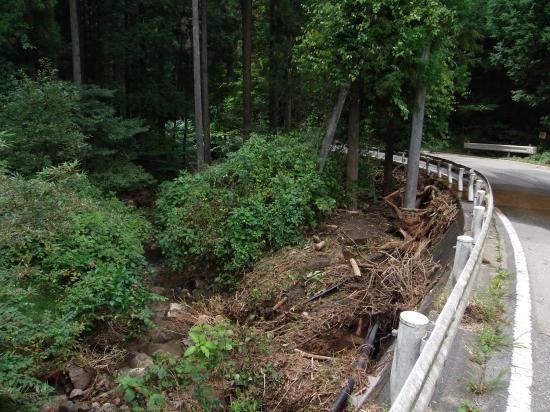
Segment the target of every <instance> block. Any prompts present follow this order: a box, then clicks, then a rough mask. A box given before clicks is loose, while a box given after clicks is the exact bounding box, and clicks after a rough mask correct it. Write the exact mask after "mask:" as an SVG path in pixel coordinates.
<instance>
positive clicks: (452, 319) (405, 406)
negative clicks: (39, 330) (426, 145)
mask: <svg viewBox="0 0 550 412" xmlns="http://www.w3.org/2000/svg"><path fill="white" fill-rule="evenodd" d="M380 154H381V153H380V151H379V150H378V149H376V152H375V156H376V158H380ZM421 161H424V165H425V168H426V170H427V171H428V172H430V171H431V168H430V163H431V164H432V165H435V164H438V167H437V171H438V174H439V176H441V172H442V171H445V172H446V174H447V176H448V181H449V182H450V183H451V182H452V180H453V179H452V172H453V169H457V172H459V173H458V176H459V181H460V182H461V183H460V184H462V181H461V179H462V177H463V174H464V170H469V172H467V173H468V174H470V175H471V176H472V175H473V176H475V177H476V179H481V180H482V181H483V185H484V189H485V199H484V202H485V216H484V220H483V224H482V226H481V229H480V231H479V233H477V237H476V240H477V241H476V243H475V245H474V247H473V249H472V251H471V253H470V256H469V258H468V260H467V262H466V264H465V266H464V268H463V269H462V271H461V272H460V274H459V275H458V277H457V278H456V283H455V285H454V287H453V289H452V291H451V293H450V295H449V297H448V299H447V301H446V303H445V306H444V307H443V309H442V310H441V313H440V314H439V316H438V317H437V320H436V322H435V325H434V328H433V330H432V332H431V333H430V335H429V337H428V339H427V341H426V343H425V345H424V347H423V349H422V350H421V352H420V355H419V357H418V359H417V360H416V363H415V364H414V366H413V368H412V370H411V371H410V373H409V375H408V377H407V379H406V380H405V382H404V384H403V386H402V387H401V390H400V391H399V394H398V395H397V397H396V398H395V400H394V401H393V403H392V406H391V409H390V412H412V411H414V412H422V411H425V410H427V409H428V406H429V404H430V402H431V399H432V396H433V393H434V390H435V386H436V384H437V381H438V379H439V376H440V374H441V371H442V369H443V365H444V363H445V360H446V358H447V355H448V353H449V350H450V348H451V345H452V343H453V340H454V338H455V335H456V332H457V330H458V326H459V324H460V321H461V319H462V316H463V314H464V310H465V309H466V306H467V305H468V301H469V297H470V292H471V290H472V288H473V285H474V283H475V279H476V277H477V273H478V271H479V267H480V265H481V262H482V259H483V250H484V248H485V244H486V242H487V235H488V233H489V227H490V225H491V220H492V217H493V210H494V200H493V193H492V189H491V185H490V183H489V181H488V180H487V178H486V177H485V176H484V175H483V174H482V173H480V172H478V171H474V170H471V169H468V168H467V167H466V166H463V165H460V164H457V163H455V162H452V161H448V160H446V159H443V158H441V157H436V156H431V155H426V154H423V155H422V156H421ZM397 162H398V163H406V158H405V155H404V154H403V155H401V157H400V159H399V160H398V161H397ZM442 164H444V165H445V166H447V167H445V168H443V169H442V170H441V169H440V167H441V165H442ZM419 168H420V164H419ZM449 172H450V173H451V175H450V176H451V177H449ZM470 183H471V184H473V182H470Z"/></svg>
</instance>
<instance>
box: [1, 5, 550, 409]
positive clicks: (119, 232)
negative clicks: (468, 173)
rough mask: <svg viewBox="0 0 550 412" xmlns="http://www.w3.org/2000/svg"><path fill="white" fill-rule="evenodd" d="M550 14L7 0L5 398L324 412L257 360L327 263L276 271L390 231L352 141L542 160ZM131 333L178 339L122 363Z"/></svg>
mask: <svg viewBox="0 0 550 412" xmlns="http://www.w3.org/2000/svg"><path fill="white" fill-rule="evenodd" d="M549 21H550V3H548V2H544V1H537V0H483V1H474V0H407V1H403V0H255V1H252V0H239V1H237V0H183V1H182V0H179V1H175V0H123V1H115V0H101V1H93V0H2V1H1V2H0V409H2V410H6V411H33V410H44V411H57V410H60V411H61V410H70V411H72V410H75V411H77V410H90V411H100V410H101V411H112V410H121V411H122V410H131V411H145V410H147V411H168V410H170V411H171V410H185V411H187V410H189V411H208V410H230V411H234V412H238V411H261V410H274V409H277V408H279V409H280V410H289V411H291V410H325V409H326V408H325V406H326V405H327V402H328V403H330V399H329V398H330V394H328V392H330V391H328V389H327V388H324V389H320V388H319V387H315V388H314V389H311V391H312V393H313V392H315V393H316V395H315V396H316V397H314V396H311V397H309V398H308V397H306V398H307V399H308V401H307V403H304V404H303V403H300V402H305V401H304V400H303V399H300V398H303V396H301V395H300V394H298V393H296V394H294V395H293V392H294V390H295V389H294V388H292V386H291V384H289V383H288V382H291V381H292V379H290V378H289V375H288V374H286V375H285V373H287V372H288V371H287V372H285V370H286V369H285V367H286V366H285V365H286V363H282V361H280V359H279V360H278V361H277V360H274V359H272V358H270V356H272V357H273V358H275V356H274V355H273V354H275V353H277V354H279V353H282V352H284V351H285V350H286V349H285V348H286V346H285V345H287V344H288V342H298V341H300V339H302V341H303V340H304V339H305V337H304V336H305V335H300V336H298V335H296V334H294V332H295V329H292V333H291V331H290V330H291V328H290V327H288V328H287V329H288V330H286V329H284V328H283V329H282V330H283V331H284V330H286V332H280V335H277V334H276V336H272V335H273V333H272V330H277V331H280V330H281V329H280V328H279V327H278V328H270V327H271V326H273V325H272V324H270V325H271V326H270V327H267V326H265V322H271V321H274V320H273V319H279V318H277V317H276V314H277V313H278V312H280V311H281V310H282V309H283V308H286V306H287V305H289V306H290V303H291V301H292V298H291V295H292V293H291V292H293V291H295V290H297V287H296V285H301V286H300V288H299V289H300V290H301V291H302V292H301V293H302V294H305V295H308V294H311V293H314V292H317V291H318V290H319V289H322V287H328V286H329V285H330V284H331V282H336V281H337V280H338V277H337V273H336V272H337V269H335V268H338V267H339V266H338V265H336V266H334V265H333V266H329V264H328V263H326V264H325V266H323V265H321V266H320V267H319V268H316V266H315V262H313V263H312V265H313V266H311V267H310V266H307V265H306V266H307V267H305V266H304V267H303V268H302V269H300V270H298V271H297V272H295V271H291V270H290V269H288V268H286V266H285V265H287V264H289V263H288V262H289V261H291V258H292V259H301V260H302V261H304V259H305V260H307V259H306V258H305V257H304V256H305V255H303V253H305V252H304V250H307V251H308V253H310V252H312V251H313V252H312V253H314V252H315V251H321V250H323V248H325V250H327V251H330V252H331V253H332V251H333V250H334V247H333V246H334V245H335V244H337V243H338V241H337V239H339V238H338V236H337V235H336V234H334V235H331V234H327V233H328V232H326V231H325V232H323V231H322V230H321V229H320V228H324V229H323V230H325V229H326V228H327V227H328V228H329V229H330V228H331V227H332V226H338V225H345V224H347V223H346V222H347V221H346V222H343V221H342V220H339V219H344V218H343V217H342V216H344V215H345V216H347V217H346V219H355V217H353V216H357V213H359V214H360V216H363V217H365V221H368V223H369V224H374V225H375V226H376V227H374V228H373V229H372V230H373V233H376V234H377V236H378V238H377V240H378V241H379V243H380V244H383V245H386V244H390V243H391V242H392V241H395V239H396V238H395V236H396V235H395V233H397V234H399V231H398V230H393V232H395V233H393V232H392V231H390V230H387V231H386V232H388V233H390V232H391V233H392V236H393V237H391V236H389V235H388V233H386V232H384V231H383V230H381V229H380V227H382V226H383V227H385V226H384V225H390V224H393V223H391V222H393V220H392V219H389V218H387V217H386V215H385V213H387V212H386V211H382V203H383V202H382V201H381V198H382V196H387V195H390V194H391V193H393V192H394V191H395V190H396V189H399V188H400V187H402V186H403V185H404V184H405V181H406V180H407V179H406V176H404V175H403V172H402V171H399V170H396V169H395V168H394V165H393V163H392V162H391V161H385V162H383V164H380V163H379V162H377V161H374V160H373V159H369V158H367V157H365V156H362V154H364V152H365V150H367V148H368V147H373V146H376V147H380V148H381V149H382V150H383V151H384V152H385V154H386V159H393V155H394V154H397V153H398V152H401V151H405V150H407V149H408V148H409V144H410V140H411V139H413V138H415V136H416V138H417V139H418V142H419V143H420V139H421V141H422V148H423V149H426V150H434V151H457V152H459V151H462V150H463V145H464V142H467V141H470V142H481V143H484V142H486V143H503V144H520V145H533V146H538V147H539V153H538V154H537V155H536V156H535V157H533V158H532V159H530V161H535V162H539V163H547V164H550V149H548V148H549V147H550V144H549V143H548V140H549V139H550V138H549V137H547V131H548V129H549V128H550V79H549V73H550V24H549ZM343 145H345V148H346V150H345V151H339V150H337V148H338V147H342V146H343ZM409 177H410V176H409ZM417 179H419V181H418V184H417V182H416V180H415V181H412V183H410V182H411V180H410V179H409V180H408V181H407V184H412V186H413V191H416V188H417V186H418V187H420V186H421V188H423V189H425V193H424V194H426V193H427V191H428V189H429V186H433V185H431V184H429V183H428V182H427V181H426V180H425V178H423V177H422V176H420V177H417ZM423 179H424V180H423ZM433 187H435V186H433ZM426 188H428V189H426ZM433 190H434V191H435V190H437V192H438V193H439V190H438V189H433ZM434 193H435V192H434ZM441 196H443V197H440V198H436V200H433V201H430V202H427V201H426V200H425V199H424V198H423V199H420V200H418V202H420V203H418V204H421V205H422V206H421V207H426V208H427V209H429V210H438V211H443V208H444V206H443V204H445V205H447V204H450V203H452V202H451V201H448V202H446V201H444V200H441V199H446V198H445V196H446V195H445V194H441ZM437 199H439V200H437ZM403 201H404V205H407V199H406V198H405V199H404V200H403ZM411 201H412V207H415V202H417V199H416V197H414V198H413V199H412V200H411V199H409V203H410V202H411ZM445 202H446V203H445ZM407 207H409V206H407ZM417 207H418V205H417ZM449 207H450V206H449ZM430 208H431V209H430ZM438 208H439V209H438ZM449 210H451V209H449ZM343 211H347V212H350V213H351V214H350V213H347V212H346V213H347V214H345V213H344V212H343ZM444 212H445V211H444ZM343 213H344V214H343ZM442 213H443V212H442ZM446 213H447V212H445V213H443V214H444V215H445V216H446V219H447V220H446V221H444V222H443V221H441V222H429V223H426V224H427V225H429V227H430V229H429V230H430V232H429V233H431V234H430V235H428V234H427V233H428V232H426V233H424V234H423V236H426V237H427V238H430V236H433V239H435V238H436V237H437V236H439V235H440V234H441V233H442V231H443V228H444V227H445V225H448V224H449V222H450V221H451V220H452V216H453V213H454V209H452V210H451V211H449V212H448V216H447V214H446ZM350 216H351V217H350ZM388 222H389V223H388ZM327 230H328V229H327ZM369 230H370V229H369ZM426 230H427V229H426ZM329 232H330V230H329ZM323 236H325V237H323ZM373 236H374V235H373ZM388 236H389V237H388ZM407 236H408V235H405V239H406V240H407V239H408V238H407ZM312 239H313V240H312ZM323 239H324V240H323ZM430 239H431V238H430ZM356 240H357V239H355V238H354V239H352V241H353V243H354V247H356V248H358V249H357V250H355V252H354V253H356V254H355V255H353V256H355V258H357V259H359V258H360V257H361V256H362V255H361V253H362V252H361V250H362V249H361V248H360V245H359V246H358V241H357V242H356ZM417 240H418V239H417ZM325 241H326V242H325ZM346 241H347V240H346ZM430 241H431V240H430ZM331 242H332V243H331ZM365 242H366V243H365V247H367V246H368V247H372V245H371V244H370V243H369V242H370V240H369V242H367V241H365ZM419 242H420V244H422V239H420V241H419ZM427 242H428V241H426V243H425V244H423V246H422V248H428V247H429V246H427V245H428V243H427ZM359 243H360V242H359ZM367 243H368V245H367ZM434 243H435V241H434ZM308 245H309V246H308ZM430 247H431V246H430ZM304 248H305V249H304ZM285 251H286V252H285ZM281 253H282V254H283V255H281ZM285 253H286V254H285ZM327 253H328V252H327ZM402 253H403V255H402V259H401V260H402V262H405V263H403V265H405V264H406V265H408V266H406V268H405V266H403V268H404V269H403V268H402V269H403V270H408V271H410V273H411V274H412V273H418V271H419V270H420V269H419V267H422V270H428V267H429V270H431V269H433V265H432V263H430V262H431V261H429V259H428V257H426V259H427V260H425V261H423V263H422V264H420V263H419V262H416V261H415V260H414V259H415V258H414V257H413V255H414V253H412V252H411V250H407V251H404V250H402ZM411 253H412V254H411ZM422 253H424V252H422ZM426 253H428V252H427V251H426ZM418 254H420V252H418ZM344 255H345V256H346V260H347V259H349V256H348V255H347V254H346V253H344V254H343V255H342V256H344ZM338 256H340V255H338ZM414 256H416V255H414ZM426 256H428V255H426ZM285 259H286V260H285ZM352 260H353V259H352ZM292 262H294V261H292ZM316 262H317V261H316ZM426 262H428V263H426ZM333 263H334V262H332V263H331V265H332V264H333ZM266 265H267V266H266ZM269 265H275V266H273V267H274V268H276V270H275V269H273V270H271V269H269V270H267V269H266V267H271V266H269ZM415 265H416V266H415ZM359 266H361V265H359ZM283 267H285V269H284V270H283V269H281V268H283ZM300 267H301V266H300ZM277 270H280V271H281V272H280V273H279V272H277ZM384 270H389V269H387V268H386V269H384ZM392 270H394V268H392ZM384 273H386V272H384ZM388 273H389V272H388ZM392 273H393V272H392ZM279 275H280V276H281V277H278V276H279ZM392 276H393V275H392ZM396 276H397V275H396ZM411 276H412V275H411ZM416 281H418V279H416V278H411V282H413V283H411V284H414V282H416ZM264 284H265V286H263V287H261V286H259V285H264ZM339 287H340V286H339ZM346 287H352V286H350V285H349V284H347V286H346ZM386 292H387V293H388V294H390V292H389V291H386ZM386 292H384V293H386ZM416 292H417V291H412V290H409V291H407V292H405V291H402V294H403V299H405V297H407V298H410V299H412V301H414V299H417V298H418V296H417V293H416ZM381 293H382V291H381ZM407 293H408V295H407V296H405V294H407ZM381 296H382V295H381ZM384 296H385V295H384ZM388 296H389V295H388ZM388 299H390V298H388ZM281 302H282V303H281ZM308 302H309V301H308ZM241 303H242V306H240V305H241ZM377 304H378V303H376V304H374V303H373V304H372V305H373V306H372V307H373V308H374V307H375V306H376V305H377ZM380 304H381V303H380ZM393 304H394V303H392V305H393ZM258 307H262V308H264V307H268V309H270V310H269V313H264V312H262V311H263V309H262V310H259V309H257V308H258ZM316 307H317V306H316ZM159 308H160V309H159ZM317 309H318V310H317V312H319V313H321V308H320V307H317ZM401 309H403V306H399V305H397V304H396V305H395V306H394V307H393V306H392V311H393V313H395V311H396V310H401ZM166 310H168V312H166ZM387 310H388V309H387V308H386V311H387ZM158 311H161V312H163V313H162V315H161V316H160V318H159V316H157V315H158V313H156V312H158ZM373 311H374V309H373ZM175 312H178V314H174V313H175ZM309 312H310V313H312V314H313V313H314V312H315V311H314V310H313V309H311V310H310V311H309ZM344 312H345V311H342V313H341V314H340V315H341V317H340V318H338V319H336V315H335V319H334V322H333V323H332V324H331V325H332V326H331V327H334V325H336V324H338V325H344V324H346V325H347V326H346V327H351V326H350V325H352V324H353V325H354V328H356V329H357V330H361V327H360V326H358V325H357V324H356V323H354V322H356V319H348V318H346V317H345V314H344ZM170 313H172V315H170ZM285 313H287V312H285ZM304 313H308V312H306V311H304ZM323 313H325V312H323ZM377 313H378V312H377ZM191 315H193V316H194V318H193V319H192V320H190V318H189V317H190V316H191ZM222 315H223V316H222ZM340 315H339V316H340ZM193 316H191V317H193ZM319 316H321V314H319ZM362 316H364V317H365V319H366V317H368V316H370V317H371V318H372V319H374V318H375V317H373V314H372V313H368V314H367V313H364V314H362ZM205 317H206V319H207V321H204V319H205ZM161 318H162V319H161ZM170 318H172V319H176V320H177V321H173V322H172V323H170V324H169V325H168V324H164V323H163V322H168V321H167V320H166V319H170ZM197 319H198V320H197ZM201 319H202V320H201ZM259 319H261V321H260V320H259ZM278 321H279V322H280V319H279V320H278ZM262 322H263V323H262ZM327 322H328V321H327ZM328 323H330V322H328ZM159 325H160V326H159ZM167 325H168V326H167ZM361 325H362V321H361ZM294 326H295V327H296V325H294ZM386 326H387V325H386ZM281 327H282V326H281ZM387 327H390V329H391V326H387ZM163 328H164V329H163ZM170 328H172V329H173V328H180V329H178V331H180V333H179V335H176V336H171V337H170V338H166V339H164V338H163V337H159V335H163V334H164V335H166V334H167V333H168V332H167V331H168V330H170V331H171V332H173V330H171V329H170ZM298 329H299V328H298ZM305 329H307V328H305V327H304V332H303V333H304V334H305V333H306V331H305ZM319 330H320V329H319ZM319 330H318V329H315V330H313V329H312V330H311V333H312V334H314V333H316V334H318V333H320V332H319ZM296 333H297V332H296ZM153 335H154V336H153ZM144 336H147V337H148V339H149V341H147V345H149V346H151V345H163V344H166V342H172V341H173V340H178V339H179V342H180V345H181V342H183V346H184V347H183V349H182V350H181V353H179V352H180V349H178V350H175V351H170V350H169V351H168V352H172V353H171V354H166V353H164V354H158V353H153V354H151V357H149V355H145V354H143V355H144V357H143V359H145V360H143V359H142V358H139V356H138V357H135V358H132V359H131V360H130V369H129V368H128V367H127V368H126V369H129V370H130V372H128V370H126V372H128V373H126V374H124V373H118V370H119V369H121V368H122V366H123V365H127V364H128V357H129V356H132V355H133V354H135V353H136V352H137V353H139V354H141V352H143V351H142V346H139V345H140V343H139V342H141V340H143V337H144ZM176 338H177V339H176ZM155 339H156V340H155ZM182 339H183V340H182ZM283 340H285V342H287V343H284V344H283V343H281V342H283ZM136 342H137V343H136ZM136 348H137V349H136ZM300 348H302V349H303V347H302V346H299V345H297V347H296V351H298V352H293V354H296V353H298V355H296V356H298V357H299V356H301V355H303V353H307V351H305V352H304V350H302V349H300ZM319 348H320V346H316V347H315V349H319ZM153 352H154V351H153ZM174 352H175V353H174ZM326 353H327V354H328V353H332V352H330V350H328V349H327V352H326ZM270 354H271V355H270ZM300 354H301V355H300ZM173 355H175V356H173ZM138 358H139V359H138ZM136 359H137V360H136ZM140 359H141V360H140ZM257 359H261V360H262V362H260V365H256V360H257ZM346 359H347V358H346ZM346 359H344V360H346ZM296 362H297V363H296V364H298V361H296ZM143 363H145V364H146V366H147V367H146V368H144V367H143ZM290 363H292V362H290ZM121 365H122V366H121ZM132 368H133V369H132ZM136 369H143V370H140V371H138V372H136ZM121 370H122V369H121ZM329 372H330V368H328V369H327V370H325V372H324V373H326V374H329ZM79 374H80V376H81V377H82V376H84V377H87V379H88V381H87V382H84V383H82V382H80V384H77V382H79V379H77V378H75V376H76V375H79ZM327 376H328V375H327ZM296 379H298V378H296ZM327 379H328V378H327ZM84 380H85V379H84ZM90 380H92V381H93V383H90ZM266 382H267V383H266ZM340 383H341V382H333V385H335V386H334V387H338V385H339V384H340ZM279 386H280V387H281V388H283V389H284V390H285V391H286V392H284V393H283V394H279V395H278V396H275V395H274V396H273V398H269V396H267V395H266V387H267V388H268V390H267V391H268V393H269V392H270V391H274V392H276V391H275V389H274V388H277V387H279ZM262 387H263V389H262ZM332 389H333V388H332V387H331V388H330V390H332ZM323 390H326V393H325V392H323ZM74 391H80V392H74ZM319 393H320V395H319ZM176 395H177V396H176ZM283 395H284V396H283ZM102 396H103V397H102ZM285 396H286V397H288V400H285V402H287V403H285V402H283V403H281V402H282V399H283V398H284V399H286V397H285ZM293 396H294V397H293ZM98 399H99V400H100V401H99V404H101V403H103V404H104V405H103V406H101V405H100V406H97V405H99V404H97V402H96V401H97V400H98ZM101 399H103V400H101ZM107 400H109V401H110V402H111V403H109V404H108V405H110V406H109V407H112V408H113V409H108V408H107V409H106V408H105V405H106V404H105V402H107ZM77 401H79V402H80V403H79V404H78V406H77ZM56 402H57V403H56ZM86 402H88V403H86ZM292 402H295V403H292ZM315 402H318V403H315ZM95 404H97V405H96V406H94V405H95ZM48 408H49V409H48ZM63 408H65V409H63ZM71 408H73V409H71Z"/></svg>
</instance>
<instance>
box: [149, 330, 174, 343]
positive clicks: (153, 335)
mask: <svg viewBox="0 0 550 412" xmlns="http://www.w3.org/2000/svg"><path fill="white" fill-rule="evenodd" d="M147 334H148V335H149V338H150V340H151V342H153V343H166V342H168V341H171V340H174V339H177V338H178V337H179V336H180V334H179V333H177V332H174V331H171V330H168V329H164V328H162V327H159V328H153V329H149V331H148V332H147Z"/></svg>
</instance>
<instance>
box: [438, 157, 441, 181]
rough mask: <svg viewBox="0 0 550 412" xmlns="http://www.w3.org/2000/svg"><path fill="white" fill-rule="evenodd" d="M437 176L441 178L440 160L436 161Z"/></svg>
mask: <svg viewBox="0 0 550 412" xmlns="http://www.w3.org/2000/svg"><path fill="white" fill-rule="evenodd" d="M437 177H438V178H440V179H441V160H438V161H437Z"/></svg>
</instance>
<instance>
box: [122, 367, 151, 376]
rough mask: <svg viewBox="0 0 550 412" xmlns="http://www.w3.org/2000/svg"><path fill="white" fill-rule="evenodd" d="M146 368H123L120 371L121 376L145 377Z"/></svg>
mask: <svg viewBox="0 0 550 412" xmlns="http://www.w3.org/2000/svg"><path fill="white" fill-rule="evenodd" d="M145 371H146V368H122V369H121V370H119V371H118V374H119V376H134V377H138V376H143V375H145Z"/></svg>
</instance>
